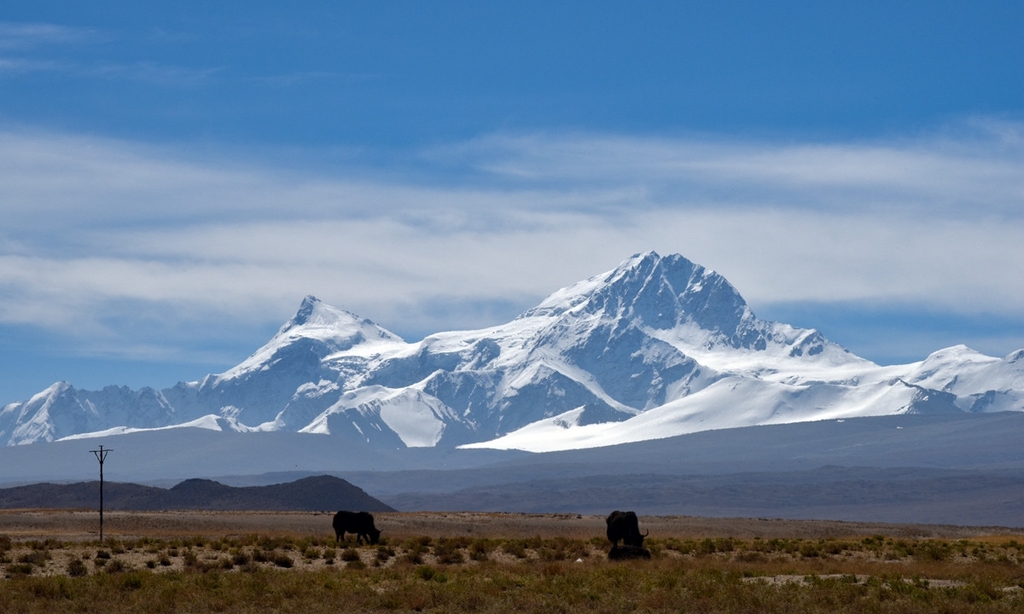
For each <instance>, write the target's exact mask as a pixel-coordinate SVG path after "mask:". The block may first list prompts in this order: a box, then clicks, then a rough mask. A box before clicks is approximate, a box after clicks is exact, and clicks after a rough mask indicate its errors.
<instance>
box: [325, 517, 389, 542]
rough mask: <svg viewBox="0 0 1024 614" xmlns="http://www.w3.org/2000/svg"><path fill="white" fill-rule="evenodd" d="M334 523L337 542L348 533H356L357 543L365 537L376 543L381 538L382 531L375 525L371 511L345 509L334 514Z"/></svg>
mask: <svg viewBox="0 0 1024 614" xmlns="http://www.w3.org/2000/svg"><path fill="white" fill-rule="evenodd" d="M333 524H334V535H335V541H336V542H340V541H341V540H342V539H344V538H345V534H346V533H355V534H356V543H362V542H363V539H364V538H365V539H366V541H368V542H370V543H371V544H376V543H377V540H379V539H380V531H378V530H377V527H375V526H373V514H371V513H369V512H346V511H344V510H343V511H340V512H338V513H337V514H335V515H334V523H333Z"/></svg>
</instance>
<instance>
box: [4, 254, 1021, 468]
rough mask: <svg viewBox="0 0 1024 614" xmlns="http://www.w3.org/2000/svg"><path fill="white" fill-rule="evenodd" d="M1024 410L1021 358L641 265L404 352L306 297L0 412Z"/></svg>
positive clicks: (333, 425) (576, 415)
mask: <svg viewBox="0 0 1024 614" xmlns="http://www.w3.org/2000/svg"><path fill="white" fill-rule="evenodd" d="M1001 411H1024V350H1019V351H1016V352H1013V353H1011V354H1010V355H1008V356H1006V357H1004V358H995V357H990V356H985V355H983V354H980V353H978V352H976V351H974V350H971V349H970V348H967V347H965V346H954V347H951V348H945V349H942V350H939V351H937V352H935V353H933V354H931V355H930V356H928V357H927V358H925V359H924V360H923V361H921V362H917V363H911V364H906V365H894V366H880V365H877V364H875V363H873V362H871V361H869V360H866V359H863V358H860V357H858V356H855V355H854V354H852V353H851V352H849V351H847V350H846V349H845V348H843V347H841V346H840V345H838V344H836V343H833V342H831V341H829V340H828V339H826V338H825V337H824V336H822V335H821V334H820V333H819V332H818V331H815V330H813V329H800V328H796V327H793V326H790V325H787V324H783V323H777V322H769V321H765V320H761V319H759V318H757V317H756V316H755V315H754V313H753V312H752V311H751V309H750V308H749V306H748V305H747V303H746V301H744V300H743V298H742V297H741V295H740V293H739V292H738V291H737V290H736V289H735V288H734V287H733V286H732V285H731V284H730V283H729V282H728V281H727V280H726V279H725V278H724V277H722V276H721V275H719V274H718V273H715V272H714V271H712V270H710V269H706V268H704V267H703V266H701V265H699V264H695V263H693V262H691V261H689V260H687V259H686V258H684V257H683V256H680V255H677V254H674V255H669V256H664V257H663V256H660V255H659V254H657V253H655V252H647V253H642V254H636V255H634V256H632V257H631V258H629V259H627V260H626V261H624V262H623V263H622V264H620V265H619V266H618V267H616V268H615V269H613V270H611V271H608V272H605V273H602V274H600V275H596V276H594V277H591V278H590V279H587V280H584V281H581V282H578V283H576V284H573V285H571V286H569V287H566V288H563V289H560V290H558V291H556V292H554V293H553V294H551V295H550V296H548V297H547V298H546V299H544V300H543V301H542V302H541V303H540V304H539V305H537V306H536V307H534V308H532V309H530V310H528V311H526V312H525V313H523V314H521V315H520V316H518V317H517V318H515V319H514V320H512V321H511V322H508V323H505V324H501V325H498V326H494V327H491V328H485V329H481V330H472V331H452V332H441V333H437V334H433V335H430V336H428V337H426V338H424V339H423V340H422V341H419V342H415V343H409V342H406V341H405V340H403V339H402V338H401V337H399V336H398V335H396V334H394V333H392V332H390V331H388V330H386V329H384V328H383V327H381V326H379V325H378V324H376V323H374V322H373V321H371V320H368V319H365V318H362V317H360V316H358V315H356V314H353V313H350V312H348V311H345V310H343V309H338V308H336V307H332V306H330V305H327V304H325V303H323V302H321V301H320V300H318V299H316V298H315V297H312V296H307V297H306V298H305V299H303V300H302V302H301V305H300V307H299V309H298V311H297V312H296V314H295V316H294V317H292V318H291V319H290V320H289V321H288V322H286V323H285V324H284V325H283V326H282V327H281V329H280V330H279V331H278V332H277V334H275V335H274V336H273V337H272V338H271V339H270V341H268V342H267V343H266V344H265V345H264V346H263V347H261V348H259V349H258V350H257V351H256V352H254V353H253V354H252V355H251V356H250V357H249V358H247V359H246V360H245V361H243V362H242V363H240V364H239V365H237V366H235V367H233V368H232V369H229V370H228V371H226V372H224V373H221V374H217V375H212V374H211V375H208V376H206V377H204V378H203V379H201V380H199V381H194V382H181V383H179V384H177V385H175V386H173V387H170V388H166V389H163V390H155V389H152V388H142V389H140V390H132V389H129V388H127V387H117V386H108V387H106V388H104V389H102V390H98V391H87V390H79V389H76V388H75V387H74V386H72V385H71V384H69V383H67V382H58V383H55V384H53V385H52V386H50V387H49V388H47V389H46V390H44V391H41V392H40V393H38V394H36V395H34V396H33V397H32V398H30V399H28V400H27V401H23V402H17V403H11V404H8V405H6V406H4V407H3V408H2V410H0V441H2V442H3V443H4V444H5V445H8V446H10V445H23V444H32V443H37V442H52V441H59V440H63V439H70V438H82V437H92V436H100V435H103V434H108V435H109V434H114V433H128V432H138V431H145V430H153V429H166V428H172V427H180V428H202V429H209V430H223V431H235V432H240V433H248V432H295V433H307V434H310V435H315V434H330V435H334V436H337V437H340V440H346V439H348V440H351V441H354V442H356V441H357V442H360V443H361V444H369V445H371V446H373V447H377V448H381V449H396V448H417V447H435V448H456V447H461V448H491V449H507V450H513V449H514V450H525V451H531V452H546V451H557V450H570V449H581V448H594V447H601V446H610V445H616V444H622V443H629V442H639V441H647V440H653V439H661V438H667V437H673V436H677V435H684V434H688V433H695V432H699V431H707V430H713V429H727V428H735V427H743V426H757V425H772V424H785V423H796V422H807V421H817V420H837V419H845V418H854V417H866V416H888V415H900V414H939V413H947V412H968V413H982V412H985V413H987V412H1001Z"/></svg>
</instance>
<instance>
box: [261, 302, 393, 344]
mask: <svg viewBox="0 0 1024 614" xmlns="http://www.w3.org/2000/svg"><path fill="white" fill-rule="evenodd" d="M276 336H277V337H282V336H287V337H292V338H294V337H313V338H317V339H324V340H326V339H334V340H336V341H345V343H343V345H350V346H351V345H355V344H356V343H360V342H362V341H375V340H384V341H401V340H402V339H401V338H400V337H398V335H395V334H394V333H392V332H391V331H388V330H386V329H384V328H382V327H380V326H378V325H377V324H376V323H374V322H373V321H372V320H368V319H366V318H361V317H359V316H357V315H356V314H354V313H352V312H350V311H347V310H345V309H339V308H337V307H332V306H331V305H328V304H327V303H324V302H323V301H321V300H320V299H318V298H317V297H315V296H313V295H312V294H309V295H307V296H306V297H305V298H304V299H302V303H301V304H300V305H299V309H298V311H296V312H295V315H294V316H292V318H291V319H290V320H288V321H287V322H285V324H284V326H282V327H281V330H279V331H278V332H277V335H276Z"/></svg>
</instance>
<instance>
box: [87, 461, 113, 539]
mask: <svg viewBox="0 0 1024 614" xmlns="http://www.w3.org/2000/svg"><path fill="white" fill-rule="evenodd" d="M89 451H90V452H92V453H93V455H94V456H95V457H96V460H98V461H99V462H100V541H101V542H102V541H103V461H105V460H106V459H107V454H110V452H111V451H110V450H104V449H103V446H100V449H99V450H89Z"/></svg>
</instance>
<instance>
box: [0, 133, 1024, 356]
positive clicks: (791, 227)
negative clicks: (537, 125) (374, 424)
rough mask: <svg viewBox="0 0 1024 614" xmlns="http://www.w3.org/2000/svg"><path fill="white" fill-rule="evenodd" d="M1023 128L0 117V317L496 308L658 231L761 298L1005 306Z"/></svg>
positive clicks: (185, 318)
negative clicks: (789, 137)
mask: <svg viewBox="0 0 1024 614" xmlns="http://www.w3.org/2000/svg"><path fill="white" fill-rule="evenodd" d="M993 126H995V127H993ZM1020 134H1022V128H1021V126H1019V125H1015V124H998V125H996V124H992V125H984V126H982V128H981V129H977V128H975V129H972V130H964V131H962V134H959V135H957V134H952V133H945V134H940V135H927V136H923V137H920V138H901V139H894V140H892V141H889V142H887V141H875V142H871V143H771V142H742V141H735V140H729V139H715V138H712V137H702V138H683V137H681V138H677V139H674V140H673V139H643V138H623V137H619V136H602V135H582V136H581V135H571V134H569V135H518V136H508V135H495V136H489V137H486V138H481V139H477V140H474V141H472V142H468V143H460V144H453V145H450V146H446V147H439V148H433V149H431V150H429V151H424V152H419V154H418V156H417V155H414V156H409V157H408V159H409V160H413V162H407V163H406V164H408V165H409V166H408V168H407V169H405V170H403V168H402V165H401V164H398V165H396V166H395V167H393V168H389V169H387V170H386V171H384V170H378V171H373V172H368V171H367V170H366V169H365V168H358V167H340V168H334V169H333V170H323V169H322V168H320V167H318V168H319V170H316V171H299V170H295V168H294V167H292V168H288V169H285V168H282V167H280V166H278V165H275V164H273V163H272V162H268V161H262V162H261V161H259V160H253V159H248V160H245V158H243V157H242V156H237V155H234V154H232V153H230V152H224V153H222V154H216V153H213V154H206V155H205V156H204V157H203V158H202V159H198V158H196V157H195V153H194V152H193V151H191V150H190V149H188V148H183V147H162V146H152V145H144V144H139V143H130V142H124V141H117V140H104V139H97V138H92V137H84V136H76V135H67V134H55V133H41V132H30V131H13V130H7V131H6V132H3V133H0V202H2V203H3V206H4V217H5V224H4V226H3V227H2V229H0V297H2V298H0V322H5V323H9V324H10V323H19V324H28V325H32V326H38V327H44V328H47V329H50V330H55V331H67V332H71V333H73V334H75V335H78V336H79V337H80V338H81V339H83V343H87V342H88V340H89V339H92V342H93V343H96V344H100V341H102V345H103V346H104V347H111V346H116V345H117V344H116V343H114V342H113V341H112V339H118V338H124V337H125V336H126V334H127V333H126V331H131V333H132V337H133V341H134V342H135V343H137V344H138V347H147V348H151V347H153V346H156V345H159V344H160V343H164V344H167V345H172V346H173V345H174V344H175V343H178V342H177V341H174V339H181V338H182V337H183V336H187V335H188V334H195V333H196V331H197V330H199V329H201V328H202V325H200V324H197V322H209V323H212V324H210V325H211V326H216V325H217V324H216V323H218V322H220V323H223V322H225V321H229V320H231V321H235V322H237V321H247V322H254V323H266V322H279V321H281V320H283V319H284V318H285V317H287V315H288V314H289V313H290V311H291V310H292V309H294V307H295V305H296V304H297V302H298V300H299V299H300V298H301V297H302V296H304V295H305V294H309V293H313V294H317V295H319V296H321V298H323V299H324V300H327V301H328V302H331V303H334V304H338V305H341V306H345V307H347V308H349V309H352V310H354V311H357V312H358V313H361V314H362V315H365V316H368V317H371V318H374V319H375V320H377V321H379V322H381V323H382V324H384V325H385V326H388V327H390V328H394V329H397V330H398V331H399V332H407V331H413V332H419V333H426V332H430V331H434V330H441V329H451V328H468V327H477V326H484V325H487V324H492V323H497V322H500V321H502V320H503V319H506V318H509V317H512V316H513V315H515V313H516V312H517V311H518V310H520V309H524V308H526V307H529V306H531V305H532V304H534V303H535V302H536V301H537V300H539V299H540V298H542V297H543V296H544V295H545V294H547V293H549V292H551V291H553V290H555V289H557V288H558V287H561V286H564V285H566V284H569V283H572V282H574V281H576V280H579V279H582V278H584V277H587V276H590V275H593V274H596V273H598V272H600V271H603V270H606V269H609V268H611V267H613V266H615V265H616V264H617V263H618V262H620V261H621V260H622V259H624V258H626V257H628V256H629V255H630V254H632V253H635V252H639V251H645V250H648V249H655V250H657V251H659V252H662V253H673V252H678V253H682V254H683V255H685V256H687V257H688V258H691V259H692V260H695V261H697V262H700V263H702V264H704V265H706V266H708V267H711V268H714V269H716V270H718V271H720V272H722V273H723V274H725V275H726V277H727V278H729V279H730V280H731V281H732V282H733V283H734V284H735V285H736V286H737V288H738V289H739V290H740V291H741V292H742V293H743V294H744V296H745V297H746V298H747V299H748V300H749V301H750V302H751V303H752V305H754V307H755V309H757V308H758V306H770V305H771V304H774V303H792V302H794V301H796V302H801V301H802V302H807V303H819V304H821V303H836V302H851V303H856V302H861V303H864V304H873V305H916V306H922V305H924V306H927V307H928V308H929V309H933V310H937V311H946V312H950V313H959V314H968V315H970V314H977V315H978V317H983V316H984V314H1001V317H1006V318H1014V317H1018V316H1017V315H1016V314H1019V313H1021V312H1022V311H1024V278H1022V277H1021V276H1020V275H1019V273H1018V271H1020V270H1024V250H1021V249H1020V248H1019V243H1020V237H1022V236H1024V216H1022V215H1021V213H1022V210H1024V172H1022V170H1021V169H1024V147H1022V146H1021V141H1022V139H1020ZM308 155H314V156H315V152H309V154H308ZM243 160H244V161H243ZM112 314H117V315H116V317H115V316H114V315H112ZM138 314H145V317H144V318H143V316H141V315H138ZM143 320H144V321H145V323H146V325H145V326H143V325H142V324H141V322H142V321H143ZM146 331H148V332H146ZM185 331H191V333H188V332H185ZM147 335H149V337H147ZM181 343H185V342H183V341H182V342H181ZM129 345H130V344H125V345H124V346H122V347H128V346H129ZM933 349H937V348H933ZM1010 349H1012V348H1010Z"/></svg>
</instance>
